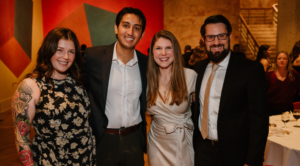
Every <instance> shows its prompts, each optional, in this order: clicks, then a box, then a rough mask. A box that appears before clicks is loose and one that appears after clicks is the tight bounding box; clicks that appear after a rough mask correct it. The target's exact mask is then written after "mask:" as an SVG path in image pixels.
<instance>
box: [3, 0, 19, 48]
mask: <svg viewBox="0 0 300 166" xmlns="http://www.w3.org/2000/svg"><path fill="white" fill-rule="evenodd" d="M0 20H1V21H0V29H1V32H0V47H1V46H2V45H3V44H4V43H6V42H7V41H8V40H9V39H11V38H12V37H13V36H14V21H15V0H1V1H0ZM4 29H5V30H4Z"/></svg>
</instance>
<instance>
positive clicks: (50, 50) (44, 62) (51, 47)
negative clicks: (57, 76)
mask: <svg viewBox="0 0 300 166" xmlns="http://www.w3.org/2000/svg"><path fill="white" fill-rule="evenodd" d="M60 39H66V40H71V41H73V42H74V45H75V59H74V61H73V64H72V65H71V67H70V68H69V69H68V70H67V71H66V73H69V74H70V75H71V77H72V78H73V79H74V80H75V81H76V83H78V84H82V79H81V74H80V72H81V70H82V68H83V59H82V57H81V55H80V46H79V42H78V40H77V37H76V35H75V34H74V32H72V31H71V30H70V29H68V28H55V29H53V30H51V31H50V32H49V33H48V34H47V36H46V37H45V39H44V41H43V43H42V45H41V47H40V49H39V51H38V57H37V61H36V66H35V69H34V70H33V72H32V73H29V74H27V75H25V77H24V78H28V77H31V78H37V79H40V78H43V77H45V81H46V82H48V83H50V84H52V86H53V83H52V82H51V80H50V78H51V76H52V74H53V72H54V68H53V65H52V63H51V57H52V56H53V55H54V54H55V53H56V51H57V47H58V42H59V40H60Z"/></svg>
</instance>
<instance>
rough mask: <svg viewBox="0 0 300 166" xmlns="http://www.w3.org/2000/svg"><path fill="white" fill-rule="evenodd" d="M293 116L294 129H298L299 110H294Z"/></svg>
mask: <svg viewBox="0 0 300 166" xmlns="http://www.w3.org/2000/svg"><path fill="white" fill-rule="evenodd" d="M293 116H294V118H295V119H296V125H295V126H294V127H300V126H298V119H299V118H300V109H294V112H293Z"/></svg>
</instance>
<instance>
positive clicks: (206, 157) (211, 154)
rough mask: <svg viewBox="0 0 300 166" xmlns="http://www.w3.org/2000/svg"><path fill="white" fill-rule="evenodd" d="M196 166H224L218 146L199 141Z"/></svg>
mask: <svg viewBox="0 0 300 166" xmlns="http://www.w3.org/2000/svg"><path fill="white" fill-rule="evenodd" d="M195 166H222V161H221V157H220V151H219V147H218V145H213V144H212V143H211V141H209V140H204V141H203V140H201V139H200V138H199V139H197V141H196V147H195Z"/></svg>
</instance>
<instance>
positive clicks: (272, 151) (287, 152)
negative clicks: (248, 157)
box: [264, 115, 300, 166]
mask: <svg viewBox="0 0 300 166" xmlns="http://www.w3.org/2000/svg"><path fill="white" fill-rule="evenodd" d="M290 117H291V118H292V115H291V116H290ZM270 123H275V124H276V125H277V127H278V128H281V127H282V126H284V123H283V122H282V121H281V115H277V116H271V117H270ZM295 124H296V121H295V119H294V118H292V120H291V121H290V122H288V123H287V127H288V128H287V130H290V131H292V133H291V134H290V135H284V136H283V137H278V136H275V135H273V136H269V137H268V141H267V145H266V150H265V162H264V165H273V166H300V128H296V127H293V126H294V125H295ZM298 125H300V119H299V120H298Z"/></svg>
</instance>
